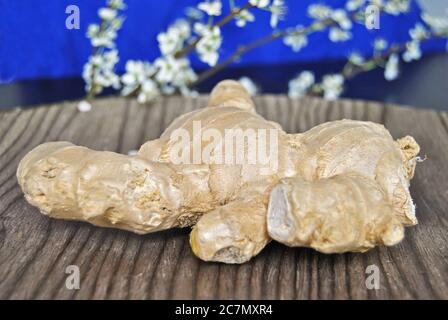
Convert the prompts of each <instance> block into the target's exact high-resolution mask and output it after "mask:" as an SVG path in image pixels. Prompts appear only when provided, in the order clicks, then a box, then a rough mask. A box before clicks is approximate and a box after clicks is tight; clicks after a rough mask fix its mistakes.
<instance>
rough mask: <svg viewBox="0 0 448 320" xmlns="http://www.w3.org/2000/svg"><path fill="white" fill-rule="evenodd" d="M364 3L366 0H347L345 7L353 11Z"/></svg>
mask: <svg viewBox="0 0 448 320" xmlns="http://www.w3.org/2000/svg"><path fill="white" fill-rule="evenodd" d="M365 3H366V0H348V1H347V3H346V4H345V8H346V9H347V10H348V11H355V10H358V9H359V8H361V7H362V6H363V5H364V4H365Z"/></svg>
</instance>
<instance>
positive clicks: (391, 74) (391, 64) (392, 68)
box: [384, 53, 399, 81]
mask: <svg viewBox="0 0 448 320" xmlns="http://www.w3.org/2000/svg"><path fill="white" fill-rule="evenodd" d="M398 64H399V57H398V55H397V54H396V53H394V54H392V55H391V56H390V57H389V60H387V63H386V68H385V70H384V78H385V79H386V80H387V81H392V80H395V79H397V77H398V72H399V65H398Z"/></svg>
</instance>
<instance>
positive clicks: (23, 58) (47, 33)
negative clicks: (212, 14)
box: [0, 0, 445, 83]
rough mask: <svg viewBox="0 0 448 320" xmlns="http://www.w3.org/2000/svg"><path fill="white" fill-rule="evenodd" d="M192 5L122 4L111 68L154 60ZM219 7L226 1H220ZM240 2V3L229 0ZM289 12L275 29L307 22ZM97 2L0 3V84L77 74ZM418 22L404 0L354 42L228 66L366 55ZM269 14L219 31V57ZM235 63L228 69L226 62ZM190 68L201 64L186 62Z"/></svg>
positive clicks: (178, 0)
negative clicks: (403, 11) (403, 9)
mask: <svg viewBox="0 0 448 320" xmlns="http://www.w3.org/2000/svg"><path fill="white" fill-rule="evenodd" d="M198 2H200V1H193V0H164V1H160V0H127V1H126V3H127V6H128V8H127V10H126V12H125V15H126V17H127V18H126V21H125V24H124V26H123V28H122V30H120V32H119V38H118V40H117V44H118V49H119V52H120V58H121V61H120V63H119V65H118V70H120V71H122V70H123V69H124V63H125V61H126V60H127V59H147V60H153V59H154V58H156V57H157V56H158V55H159V50H158V45H157V41H156V36H157V34H158V33H159V32H160V31H162V30H164V29H165V28H166V27H167V26H168V25H169V24H170V23H172V22H173V21H174V20H175V19H176V18H179V17H181V16H182V15H183V14H184V9H185V8H186V7H187V6H191V5H195V4H197V3H198ZM223 2H224V3H227V1H223ZM236 2H237V3H238V2H240V3H241V2H244V0H237V1H236ZM286 2H287V4H288V7H289V10H288V15H287V16H286V19H285V20H284V21H281V22H280V24H279V27H280V28H285V27H289V26H295V25H296V24H297V23H300V24H307V23H308V22H309V21H310V19H309V18H308V17H307V14H306V8H307V7H308V5H309V4H310V3H312V2H317V1H311V0H286ZM318 2H319V3H326V4H328V5H330V6H332V7H333V8H337V7H341V6H343V5H344V3H345V1H344V0H327V1H323V0H320V1H318ZM72 4H75V5H77V6H78V7H79V8H80V16H81V25H80V29H79V30H68V29H66V27H65V20H66V18H67V14H66V13H65V9H66V7H67V6H68V5H72ZM104 4H105V0H45V1H36V0H0V82H3V83H5V82H13V81H17V80H22V79H42V78H60V77H71V76H80V74H81V72H82V67H83V64H84V63H85V61H86V59H87V57H88V56H89V54H90V52H91V48H90V44H89V40H88V39H87V38H86V36H85V34H86V30H87V27H88V25H89V24H90V23H92V22H98V20H99V19H98V17H97V10H98V8H100V7H101V6H104ZM418 20H420V8H419V6H418V5H417V4H416V2H412V8H411V13H410V14H407V15H402V16H399V17H384V18H382V20H381V28H380V30H375V31H368V30H367V29H366V28H365V27H364V26H361V25H356V27H355V28H354V40H351V41H348V42H343V43H331V42H329V40H328V36H327V34H326V33H317V34H313V35H312V36H311V37H310V39H309V40H310V41H309V45H308V46H307V47H306V48H304V49H303V50H302V51H300V52H299V53H294V52H292V50H291V49H290V48H288V47H286V46H285V45H283V43H282V41H276V42H273V43H270V44H269V45H266V46H265V47H262V48H259V49H257V50H255V51H253V52H251V53H249V54H247V55H245V56H244V57H243V59H242V60H241V61H240V62H239V64H237V65H236V66H238V65H239V66H246V67H247V66H260V65H275V64H283V63H295V62H304V61H317V60H324V59H325V60H330V59H341V58H343V57H345V56H346V55H347V54H349V53H350V52H352V51H353V48H354V47H356V48H357V51H358V52H359V53H361V54H369V53H371V43H372V41H373V39H374V38H376V37H377V36H382V37H384V38H386V39H387V40H388V41H389V42H392V41H399V42H402V41H405V40H406V39H409V35H408V29H409V28H410V27H412V26H413V25H414V24H415V22H416V21H418ZM270 31H271V29H270V26H269V13H267V12H258V13H257V19H256V22H255V23H249V24H248V26H247V27H246V28H244V29H241V28H238V27H237V26H235V24H234V23H231V24H230V25H228V26H226V27H225V28H224V30H223V37H224V45H223V47H222V49H221V50H220V54H221V57H226V56H227V55H229V54H230V53H231V52H233V51H234V50H235V48H236V47H237V46H238V45H239V44H242V43H245V42H248V41H250V40H253V39H256V38H257V37H260V36H262V35H265V34H267V33H268V32H270ZM444 46H445V42H442V41H433V42H430V43H426V44H425V46H424V50H425V51H437V50H442V49H443V48H444ZM234 66H235V65H234ZM193 67H194V68H195V69H204V68H205V67H206V66H205V65H204V64H203V63H201V62H200V61H198V60H197V59H193Z"/></svg>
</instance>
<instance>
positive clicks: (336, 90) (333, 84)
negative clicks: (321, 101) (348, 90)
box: [320, 74, 345, 100]
mask: <svg viewBox="0 0 448 320" xmlns="http://www.w3.org/2000/svg"><path fill="white" fill-rule="evenodd" d="M344 81H345V79H344V77H343V76H342V75H341V74H327V75H325V76H324V77H323V80H322V83H321V85H320V86H321V88H322V90H323V92H324V98H325V99H327V100H336V99H337V98H339V96H340V95H341V94H342V91H343V90H344Z"/></svg>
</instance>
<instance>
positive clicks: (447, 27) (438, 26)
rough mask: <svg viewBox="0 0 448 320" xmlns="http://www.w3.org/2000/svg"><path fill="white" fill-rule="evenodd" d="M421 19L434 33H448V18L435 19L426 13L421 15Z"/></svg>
mask: <svg viewBox="0 0 448 320" xmlns="http://www.w3.org/2000/svg"><path fill="white" fill-rule="evenodd" d="M422 19H423V21H425V23H426V24H428V26H429V27H430V28H431V30H432V31H434V32H435V33H443V32H448V18H447V17H435V16H431V15H429V14H428V13H423V14H422Z"/></svg>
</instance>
